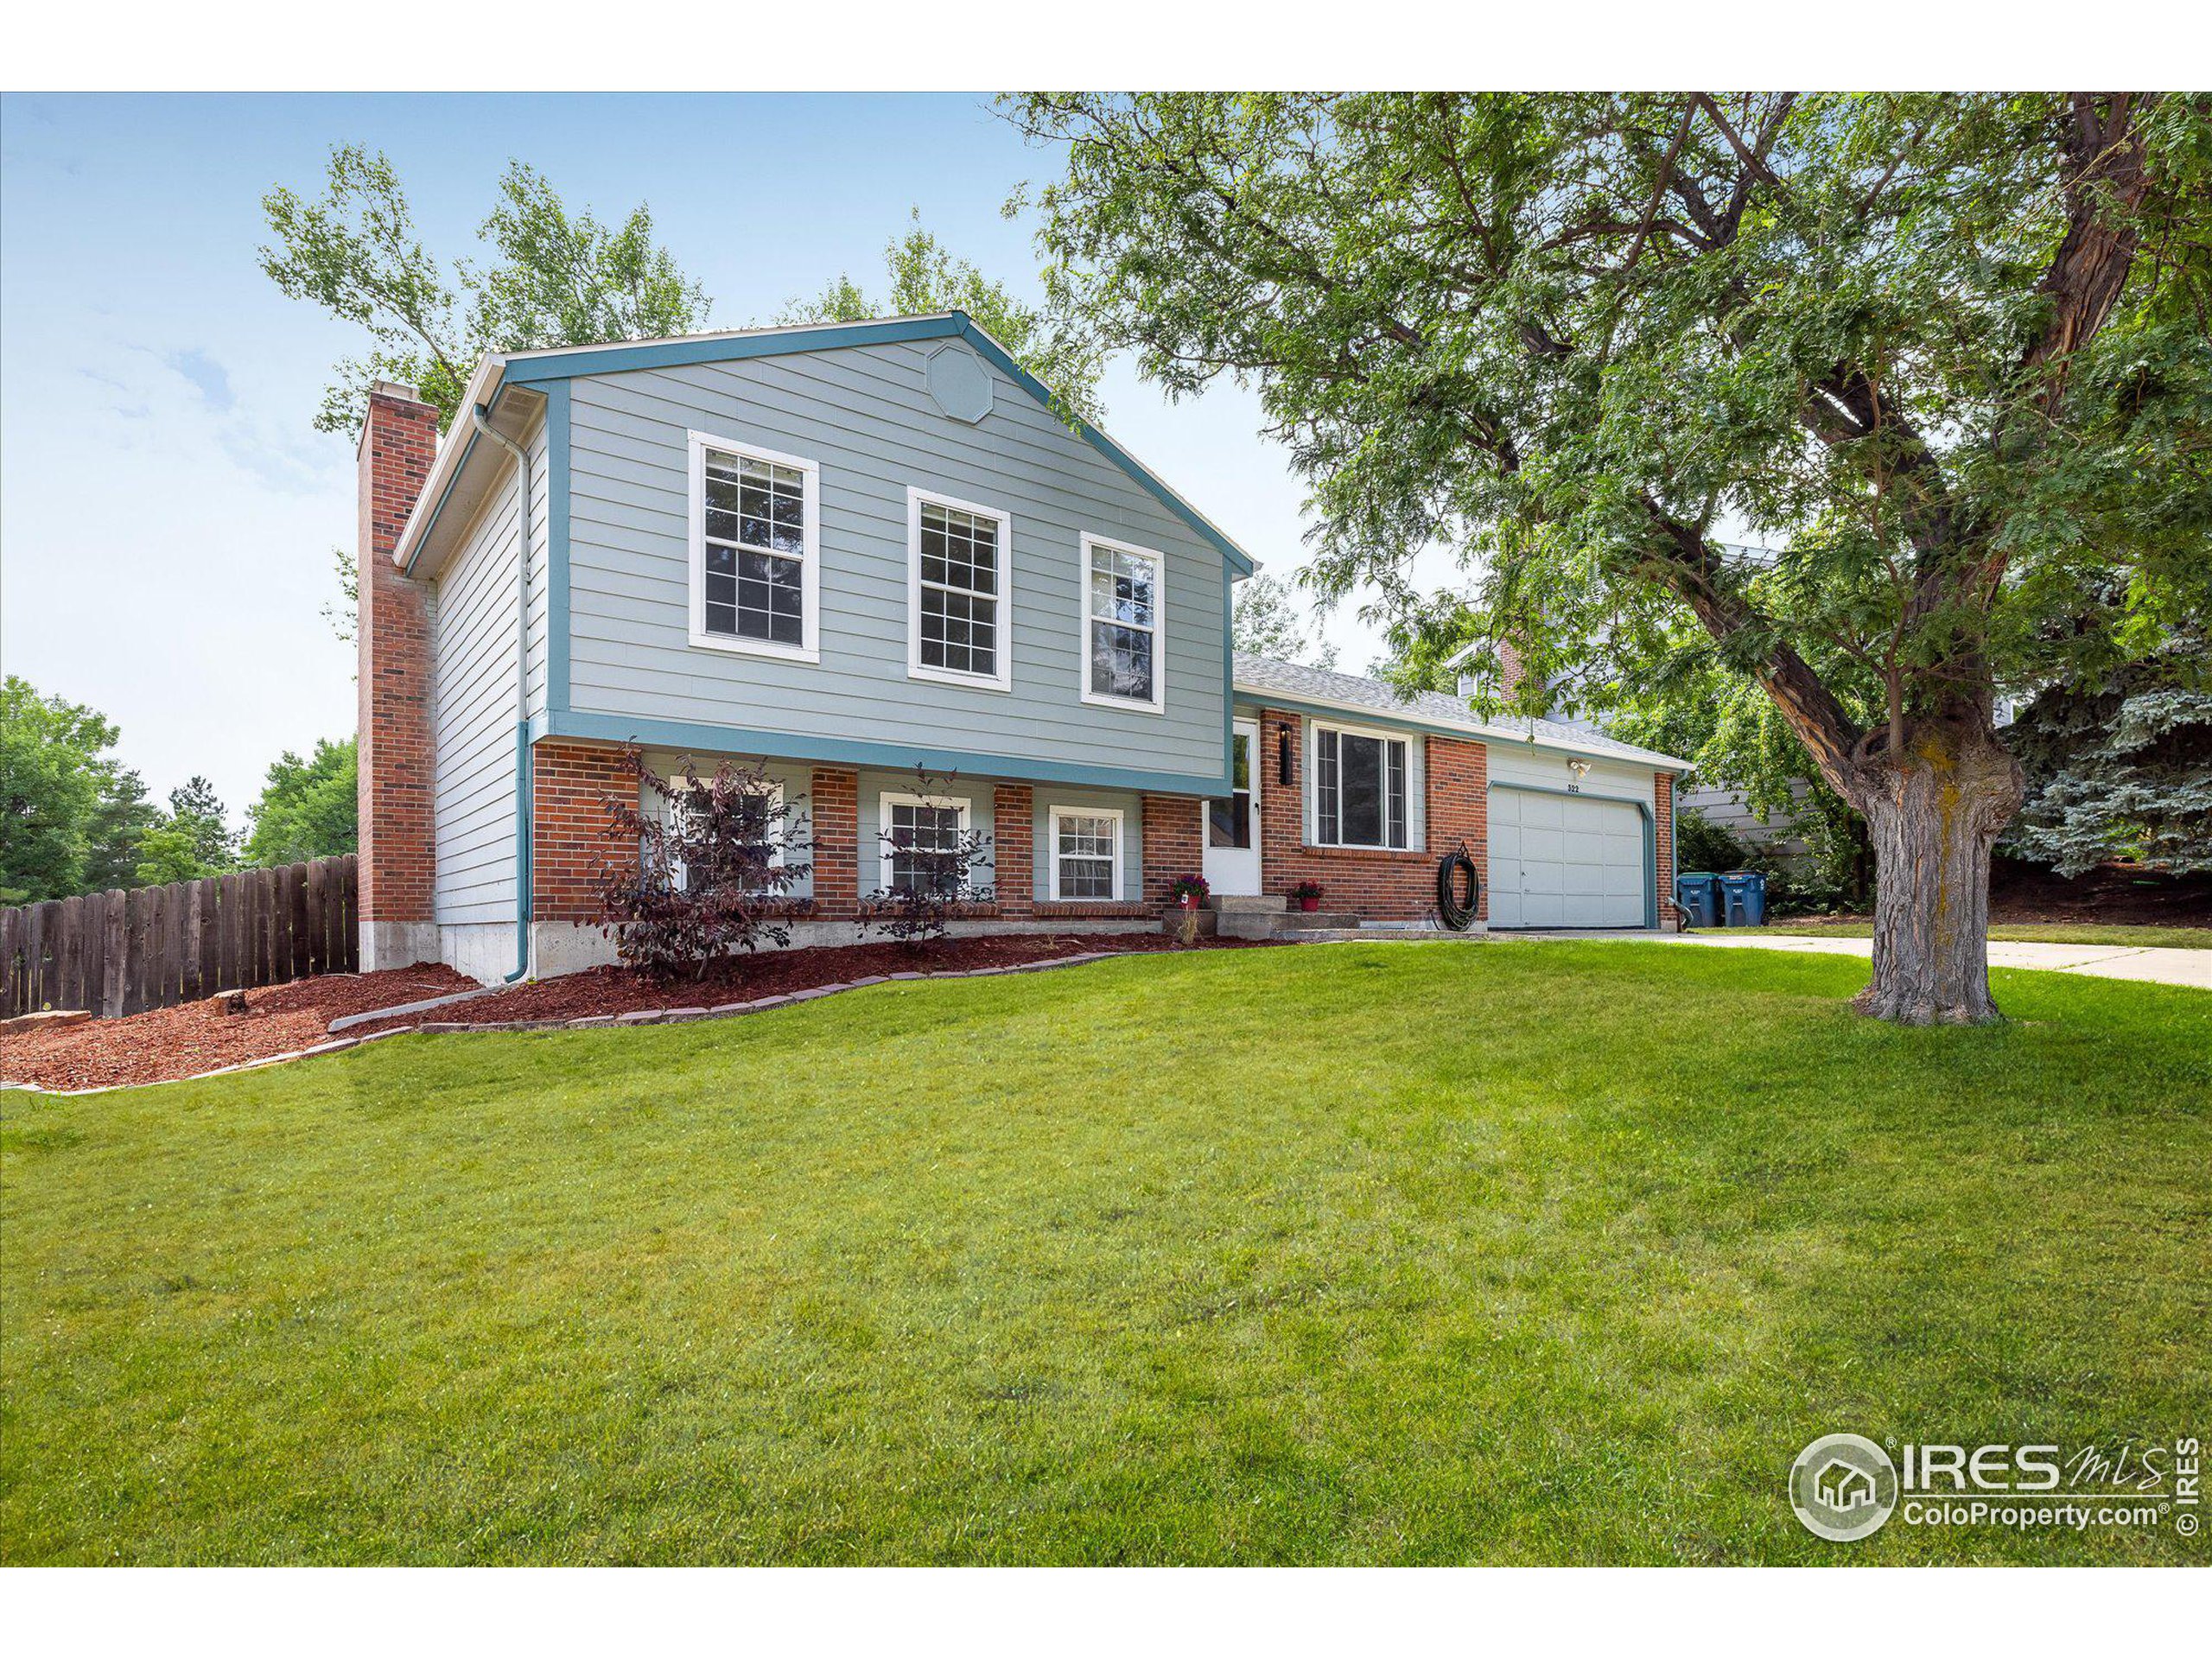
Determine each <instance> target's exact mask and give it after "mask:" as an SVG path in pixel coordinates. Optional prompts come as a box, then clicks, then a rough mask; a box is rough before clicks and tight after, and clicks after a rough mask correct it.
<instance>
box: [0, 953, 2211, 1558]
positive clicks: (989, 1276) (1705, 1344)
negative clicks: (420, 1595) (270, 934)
mask: <svg viewBox="0 0 2212 1659" xmlns="http://www.w3.org/2000/svg"><path fill="white" fill-rule="evenodd" d="M1865 972H1866V969H1865V965H1864V964H1863V963H1858V962H1855V961H1848V960H1842V959H1836V958H1829V957H1788V956H1781V955H1770V954H1768V953H1763V952H1749V951H1721V950H1714V951H1693V950H1673V949H1668V948H1664V947H1659V946H1651V947H1639V946H1630V945H1621V944H1590V945H1574V944H1562V945H1529V944H1519V945H1515V946H1512V947H1510V948H1484V947H1468V946H1464V945H1451V944H1429V945H1413V944H1371V945H1370V944H1358V945H1347V946H1328V947H1315V948H1311V949H1305V950H1273V951H1247V952H1223V953H1219V954H1210V955H1192V956H1190V957H1178V958H1173V959H1152V960H1130V961H1119V962H1112V963H1101V964H1097V965H1095V966H1092V967H1089V968H1083V969H1071V970H1068V971H1066V972H1062V973H1055V974H1050V975H1041V976H1033V977H1014V978H1007V979H1000V980H981V981H967V982H950V983H936V984H905V983H901V984H891V985H885V986H880V987H876V988H871V989H868V990H865V991H861V992H856V993H853V994H850V995H843V996H839V997H836V998H832V999H829V1000H828V1001H824V1002H821V1003H817V1004H813V1005H809V1006H805V1007H796V1008H791V1009H788V1010H784V1011H780V1012H778V1013H774V1014H763V1015H760V1016H756V1017H753V1018H748V1019H745V1020H733V1021H722V1022H714V1023H709V1024H702V1025H694V1026H684V1027H662V1028H653V1029H642V1030H632V1031H599V1032H589V1033H552V1034H547V1035H541V1036H514V1037H467V1038H422V1037H406V1038H399V1039H393V1040H391V1041H389V1042H386V1043H382V1044H379V1045H377V1046H374V1047H372V1048H368V1049H364V1050H361V1051H359V1052H354V1053H349V1054H345V1055H340V1056H335V1057H333V1058H329V1059H326V1060H317V1061H312V1062H307V1063H303V1064H301V1065H293V1066H289V1067H283V1068H279V1069H277V1070H275V1071H265V1072H259V1073H248V1074H245V1075H243V1076H240V1077H231V1078H225V1079H219V1080H214V1081H211V1082H208V1083H204V1084H178V1085H172V1086H168V1087H163V1088H159V1089H149V1090H135V1091H127V1092H121V1093H114V1094H109V1095H104V1096H90V1097H86V1098H81V1099H67V1100H51V1099H49V1100H40V1099H33V1098H29V1097H25V1096H0V1310H4V1318H0V1383H4V1395H3V1396H0V1558H4V1559H5V1560H8V1561H10V1562H29V1561H105V1560H118V1561H154V1562H157V1561H586V1560H589V1561H690V1560H712V1561H782V1562H798V1561H823V1562H838V1561H920V1562H931V1561H946V1562H950V1561H997V1562H1011V1561H1055V1562H1110V1561H1210V1562H1240V1561H1242V1562H1262V1561H1294V1562H1307V1561H1311V1562H1445V1561H1519V1562H1542V1561H1697V1562H1720V1561H1758V1560H1765V1561H1821V1560H1859V1561H1904V1560H2044V1561H2089V1560H2138V1561H2157V1560H2196V1561H2203V1560H2208V1559H2212V1553H2208V1551H2207V1550H2206V1549H2205V1548H2202V1546H2203V1544H2204V1540H2203V1539H2202V1538H2201V1537H2200V1538H2199V1539H2197V1540H2196V1541H2195V1543H2194V1546H2192V1545H2191V1544H2190V1543H2189V1542H2187V1541H2180V1540H2177V1539H2176V1538H2174V1537H2172V1536H2171V1535H2158V1534H2151V1535H2140V1534H2130V1535H2120V1536H2111V1535H2098V1536H2088V1537H2072V1536H2051V1535H2041V1534H2037V1535H2013V1534H2009V1533H2002V1532H1998V1531H1995V1530H1990V1531H1986V1532H1968V1531H1950V1532H1946V1533H1941V1534H1934V1533H1929V1532H1926V1531H1923V1530H1916V1529H1908V1528H1906V1527H1904V1526H1903V1525H1901V1524H1899V1523H1897V1522H1892V1523H1891V1526H1890V1527H1889V1528H1888V1529H1886V1530H1885V1531H1884V1532H1883V1533H1881V1534H1880V1535H1878V1536H1876V1537H1875V1538H1873V1539H1872V1540H1870V1541H1867V1542H1866V1543H1862V1544H1858V1545H1849V1546H1840V1545H1832V1544H1825V1543H1822V1542H1821V1541H1817V1540H1815V1539H1814V1538H1812V1537H1811V1536H1809V1535H1807V1534H1806V1533H1805V1532H1803V1531H1802V1529H1800V1527H1799V1526H1798V1524H1797V1522H1796V1519H1795V1518H1794V1517H1793V1516H1791V1514H1790V1512H1789V1507H1788V1504H1787V1502H1786V1498H1785V1496H1784V1490H1783V1483H1784V1478H1785V1475H1786V1471H1788V1468H1789V1463H1790V1460H1791V1459H1793V1458H1794V1457H1795V1456H1796V1452H1798V1450H1799V1449H1800V1447H1802V1446H1803V1445H1804V1444H1805V1443H1806V1442H1807V1441H1808V1440H1811V1439H1812V1438H1813V1437H1815V1435H1817V1434H1821V1433H1826V1432H1828V1431H1831V1430H1836V1429H1852V1430H1855V1431H1857V1432H1859V1433H1865V1434H1868V1435H1872V1436H1874V1437H1875V1438H1877V1439H1885V1440H1888V1439H1897V1440H1904V1439H1910V1440H1948V1441H1963V1442H1965V1443H1966V1444H1967V1445H1969V1446H1971V1445H1974V1444H1976V1443H1978V1442H1980V1441H1984V1440H2054V1441H2069V1442H2070V1441H2076V1440H2101V1441H2106V1442H2116V1441H2118V1440H2122V1439H2125V1438H2127V1437H2131V1436H2132V1437H2133V1438H2134V1439H2135V1440H2137V1441H2138V1442H2140V1441H2142V1440H2145V1439H2146V1438H2152V1437H2159V1436H2171V1435H2172V1434H2175V1433H2181V1432H2184V1431H2188V1430H2194V1431H2195V1432H2198V1433H2202V1431H2203V1430H2204V1429H2205V1428H2206V1427H2207V1426H2208V1425H2212V1179H2208V1175H2209V1174H2212V1113H2209V1112H2208V1106H2207V1102H2208V1099H2212V996H2207V995H2203V994H2201V993H2191V992H2187V991H2181V990H2172V989H2166V988H2156V987H2147V986H2139V985H2132V984H2122V983H2106V982H2096V981H2090V980H2084V979H2079V978H2070V977H2065V976H2056V975H2040V974H2004V973H2000V974H1999V975H1998V976H1997V988H1998V995H1999V1001H2000V1002H2001V1003H2002V1004H2003V1005H2004V1007H2005V1009H2006V1010H2007V1012H2008V1013H2009V1014H2012V1016H2013V1023H2012V1024H2010V1025H2008V1026H2005V1027H2002V1028H1998V1029H1992V1030H1977V1031H1902V1030H1896V1029H1891V1028H1889V1027H1882V1026H1878V1025H1872V1024H1869V1023H1866V1022H1865V1021H1862V1020H1857V1019H1855V1018H1853V1016H1851V1015H1850V1014H1848V1013H1847V1011H1846V1009H1845V1007H1844V1000H1845V999H1846V998H1847V996H1848V995H1850V993H1851V992H1852V991H1853V990H1855V989H1856V988H1858V986H1859V984H1860V983H1861V982H1863V980H1864V978H1865Z"/></svg>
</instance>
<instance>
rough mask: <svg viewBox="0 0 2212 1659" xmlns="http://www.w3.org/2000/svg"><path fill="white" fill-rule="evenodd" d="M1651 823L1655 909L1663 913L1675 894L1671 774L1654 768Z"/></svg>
mask: <svg viewBox="0 0 2212 1659" xmlns="http://www.w3.org/2000/svg"><path fill="white" fill-rule="evenodd" d="M1651 823H1652V830H1653V838H1654V843H1655V847H1656V860H1655V861H1656V864H1657V866H1658V870H1659V913H1660V915H1661V916H1662V918H1663V917H1664V916H1665V915H1666V914H1667V901H1668V900H1669V899H1672V898H1673V897H1674V896H1675V774H1674V773H1672V772H1656V773H1654V774H1653V776H1652V779H1651Z"/></svg>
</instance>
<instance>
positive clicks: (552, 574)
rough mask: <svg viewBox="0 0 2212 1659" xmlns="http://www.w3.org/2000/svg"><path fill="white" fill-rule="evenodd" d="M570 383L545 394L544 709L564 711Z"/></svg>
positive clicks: (551, 386) (566, 696) (555, 384)
mask: <svg viewBox="0 0 2212 1659" xmlns="http://www.w3.org/2000/svg"><path fill="white" fill-rule="evenodd" d="M545 580H546V589H545V652H546V658H545V706H546V708H547V709H555V710H565V709H567V708H568V706H569V383H568V382H567V381H565V380H555V381H552V382H550V383H549V384H548V385H547V386H546V388H545Z"/></svg>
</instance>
